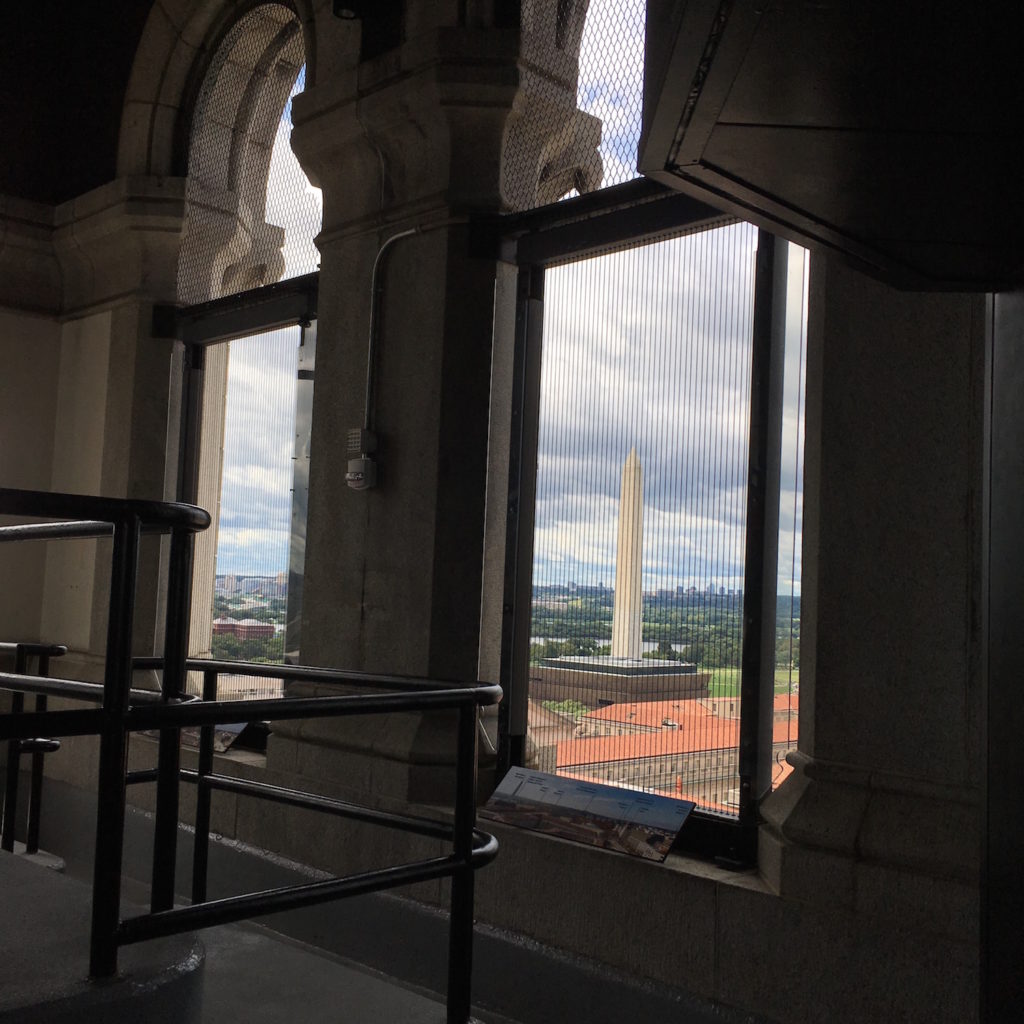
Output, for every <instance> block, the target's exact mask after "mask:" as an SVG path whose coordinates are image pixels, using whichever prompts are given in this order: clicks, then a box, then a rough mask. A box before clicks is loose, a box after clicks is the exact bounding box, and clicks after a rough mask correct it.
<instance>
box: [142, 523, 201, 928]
mask: <svg viewBox="0 0 1024 1024" xmlns="http://www.w3.org/2000/svg"><path fill="white" fill-rule="evenodd" d="M191 590H192V535H191V534H189V533H186V532H185V531H184V530H174V531H172V533H171V558H170V567H169V570H168V581H167V618H166V625H165V628H164V670H163V680H162V690H163V700H164V703H166V702H167V701H169V700H173V699H174V698H176V697H180V696H183V695H184V693H185V676H186V669H185V662H186V660H187V658H188V625H189V609H190V604H191V600H190V599H191ZM157 765H158V772H159V774H158V776H157V786H156V822H155V825H154V829H153V832H154V834H153V877H152V890H151V892H150V909H151V910H152V911H153V912H154V913H155V912H156V911H158V910H170V908H171V907H173V906H174V881H175V874H176V868H177V848H178V805H179V794H178V788H179V774H178V773H179V771H180V769H181V733H180V731H179V730H178V729H174V728H170V729H161V730H160V741H159V748H158V752H157Z"/></svg>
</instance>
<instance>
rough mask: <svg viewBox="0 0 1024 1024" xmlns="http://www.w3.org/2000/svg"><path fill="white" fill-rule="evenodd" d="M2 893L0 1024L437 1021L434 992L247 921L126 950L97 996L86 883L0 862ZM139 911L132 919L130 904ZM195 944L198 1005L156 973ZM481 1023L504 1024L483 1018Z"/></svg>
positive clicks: (11, 859) (29, 864)
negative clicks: (199, 951)
mask: <svg viewBox="0 0 1024 1024" xmlns="http://www.w3.org/2000/svg"><path fill="white" fill-rule="evenodd" d="M125 888H126V890H127V891H126V896H127V898H128V901H131V902H135V903H139V900H138V896H139V895H140V893H139V892H135V891H132V890H135V889H140V888H141V887H139V886H138V885H137V884H134V883H131V882H128V883H127V884H126V887H125ZM0 889H2V890H3V892H4V902H5V912H4V914H3V915H0V951H2V953H3V956H2V957H0V1020H8V1019H10V1020H11V1021H18V1022H19V1024H28V1022H29V1021H33V1022H36V1021H39V1022H42V1021H46V1022H50V1021H55V1022H57V1021H59V1022H61V1024H64V1022H65V1021H79V1020H81V1021H89V1022H91V1021H93V1020H96V1021H102V1022H104V1024H113V1022H117V1021H122V1020H123V1021H136V1020H139V1019H145V1020H146V1021H147V1024H156V1022H160V1024H162V1022H163V1021H164V1019H165V1017H166V1019H167V1020H168V1021H171V1020H173V1021H176V1022H178V1024H186V1022H201V1024H222V1022H224V1021H244V1022H246V1024H292V1022H296V1024H298V1022H301V1024H321V1022H323V1024H327V1022H330V1024H378V1022H385V1024H444V1020H445V1007H444V1004H443V1003H442V1002H441V1001H440V1000H439V999H438V997H437V996H436V995H434V994H431V993H426V992H423V991H418V990H416V989H414V988H413V987H412V986H410V985H407V984H403V983H400V982H398V981H396V980H395V979H393V978H389V977H387V976H385V975H383V974H381V973H379V972H376V971H373V970H371V969H369V968H366V967H363V966H362V965H359V964H355V963H352V962H351V961H348V960H345V959H343V958H341V957H339V956H336V955H334V954H332V953H329V952H327V951H325V950H321V949H317V948H315V947H313V946H309V945H306V944H304V943H301V942H299V941H297V940H295V939H292V938H289V937H287V936H285V935H282V934H280V933H279V932H274V931H272V930H271V929H269V928H266V927H263V926H261V925H259V924H255V923H245V924H238V925H226V926H223V927H220V928H210V929H206V930H205V931H203V932H202V933H200V934H199V935H198V936H191V937H189V936H181V937H180V938H177V939H165V940H158V941H157V942H155V943H142V944H140V945H139V946H135V947H128V948H126V949H124V950H122V952H121V955H120V957H119V960H120V962H121V967H122V973H123V974H124V975H125V978H124V981H123V982H119V983H117V984H115V985H111V986H108V987H106V990H105V991H103V990H102V988H98V987H97V986H96V985H95V984H89V983H88V982H87V981H86V980H85V975H86V973H87V958H88V922H89V906H90V887H89V886H88V885H87V884H86V883H85V882H84V881H82V880H80V879H76V878H72V877H69V876H68V875H66V874H64V873H62V872H59V871H55V870H53V869H52V868H50V867H45V866H42V865H40V864H39V863H38V862H35V863H34V862H33V861H32V860H31V859H29V858H25V857H22V856H12V855H10V854H2V855H0ZM132 897H135V900H132ZM131 902H126V903H125V904H123V905H122V913H124V914H126V915H128V916H130V915H131V914H132V913H133V912H135V909H133V907H132V905H131ZM137 909H138V911H139V912H142V908H141V904H140V903H139V906H138V907H137ZM196 940H198V942H199V943H201V947H202V948H203V949H205V959H204V961H203V966H202V968H201V971H200V976H201V986H200V987H201V993H202V998H201V1009H199V1008H198V1005H197V1004H199V999H198V998H196V997H195V996H193V995H192V994H191V993H190V992H186V993H182V992H181V991H178V990H177V989H180V988H181V986H180V985H178V986H177V989H175V984H174V983H173V982H172V983H171V984H170V985H167V984H166V979H165V977H164V975H168V976H169V975H171V974H174V973H181V972H180V970H179V969H178V968H177V967H176V966H174V965H176V964H177V963H178V961H182V962H183V961H185V960H186V959H187V958H188V955H189V953H190V952H191V951H192V949H193V948H194V946H195V943H196ZM168 958H169V959H168ZM168 966H171V967H172V969H171V971H167V970H166V968H167V967H168ZM161 987H164V988H165V989H167V991H168V999H167V1000H166V1002H167V1004H168V1005H167V1006H166V1007H164V1006H160V1005H158V1004H159V1003H160V1002H161V999H160V997H159V996H157V995H156V994H155V993H156V991H157V990H158V989H160V988H161ZM171 989H175V991H170V990H171ZM142 991H146V992H147V993H148V997H149V998H151V999H152V1001H153V1005H152V1006H151V1005H150V1004H149V1003H148V1002H147V1003H146V1007H145V1010H144V1011H143V1012H142V1015H141V1017H140V1010H141V1008H142V1004H141V1002H140V992H142ZM196 996H198V990H196ZM76 1007H77V1008H76ZM165 1011H166V1012H165ZM484 1024H514V1022H512V1021H508V1020H507V1018H503V1017H498V1016H495V1015H491V1014H489V1015H487V1016H486V1018H484Z"/></svg>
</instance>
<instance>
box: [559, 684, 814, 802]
mask: <svg viewBox="0 0 1024 1024" xmlns="http://www.w3.org/2000/svg"><path fill="white" fill-rule="evenodd" d="M797 712H798V699H797V698H796V697H795V696H793V697H791V696H789V695H779V696H776V698H775V717H774V724H773V738H772V739H773V741H772V753H773V756H774V759H775V762H776V765H777V766H778V774H779V777H780V778H781V777H783V776H784V774H788V771H789V766H788V764H786V763H785V761H784V755H785V754H786V753H787V752H788V751H789V750H791V749H794V748H795V747H796V716H797ZM577 737H578V738H576V739H572V740H565V741H562V742H560V743H558V745H557V750H556V752H555V768H554V770H555V772H557V774H559V775H565V776H567V777H570V778H578V779H589V780H592V781H595V782H604V783H611V784H612V785H619V786H628V787H630V788H636V789H643V790H647V791H649V792H658V793H663V794H666V795H670V796H681V797H685V798H687V799H691V800H698V801H700V802H701V803H703V804H707V805H711V806H718V807H721V808H734V807H735V806H736V805H737V804H738V792H739V765H738V760H739V737H740V721H739V698H736V697H721V698H705V699H684V700H675V701H671V700H670V701H636V702H632V703H623V704H614V705H611V706H609V707H603V708H598V709H597V710H595V711H591V712H589V713H587V714H585V715H583V716H582V717H581V718H580V720H579V722H578V724H577Z"/></svg>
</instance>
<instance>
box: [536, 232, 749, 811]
mask: <svg viewBox="0 0 1024 1024" xmlns="http://www.w3.org/2000/svg"><path fill="white" fill-rule="evenodd" d="M756 246H757V232H756V229H755V228H753V227H752V226H750V225H748V224H734V225H729V226H727V227H722V228H717V229H714V230H709V231H703V232H700V233H698V234H693V235H687V236H683V237H679V238H674V239H669V240H666V241H661V242H657V243H652V244H649V245H645V246H641V247H638V248H633V249H630V250H627V251H624V252H618V253H612V254H609V255H606V256H601V257H598V258H595V259H588V260H583V261H580V262H577V263H573V264H569V265H566V266H563V267H559V268H557V269H554V270H549V271H548V272H547V274H546V277H545V298H544V352H543V367H542V378H541V409H540V424H539V436H538V467H537V498H536V511H535V528H534V573H533V609H532V627H531V637H532V639H531V652H530V653H531V657H530V673H529V674H530V680H529V693H530V702H529V709H528V735H529V738H530V740H531V741H532V743H531V746H532V749H533V751H534V755H535V757H536V762H535V763H536V766H537V767H538V768H540V769H542V770H547V771H556V772H557V773H559V774H562V775H567V776H573V777H576V778H581V779H587V780H592V781H598V782H606V783H612V784H615V785H619V786H624V787H629V788H636V789H643V790H646V791H648V792H660V793H664V794H666V795H671V796H681V797H685V798H689V799H694V800H696V801H698V803H700V804H701V805H703V806H705V807H709V808H712V809H714V810H718V811H721V812H725V813H730V812H733V811H734V810H735V808H736V806H737V800H738V793H737V787H738V784H739V781H738V775H737V772H738V743H739V721H740V699H739V681H740V655H741V637H742V627H743V579H744V551H745V535H746V482H747V461H748V450H747V449H748V443H749V440H748V437H749V406H750V401H749V389H750V373H751V352H752V347H751V346H752V319H751V318H752V311H753V278H754V260H755V252H756Z"/></svg>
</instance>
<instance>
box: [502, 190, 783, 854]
mask: <svg viewBox="0 0 1024 1024" xmlns="http://www.w3.org/2000/svg"><path fill="white" fill-rule="evenodd" d="M738 219H739V218H737V217H735V216H732V215H728V214H725V213H723V212H722V211H720V210H716V209H714V208H713V207H710V206H708V205H707V204H705V203H703V202H700V201H699V200H696V199H693V198H691V197H689V196H686V195H684V194H682V193H680V192H678V191H676V190H674V189H670V188H667V187H666V186H664V185H661V184H659V183H657V182H654V181H651V180H649V179H643V178H640V179H635V180H632V181H628V182H625V183H623V184H621V185H616V186H612V187H610V188H607V189H602V190H600V191H597V192H593V193H589V194H588V195H584V196H580V197H577V198H573V199H569V200H565V201H563V202H560V203H557V204H552V205H550V206H546V207H540V208H538V209H536V210H530V211H526V212H523V213H517V214H510V215H506V216H505V217H503V218H501V219H500V222H499V224H498V227H497V232H498V235H499V239H500V241H499V245H500V253H501V257H502V259H503V260H505V261H506V262H509V263H512V264H514V265H515V266H516V267H517V270H518V281H517V294H516V323H515V335H514V352H513V370H512V389H513V395H512V412H511V420H512V422H511V434H510V444H509V449H510V450H509V460H508V462H509V467H508V492H507V494H508V497H507V525H506V537H505V571H504V592H503V600H502V609H503V615H502V634H501V654H500V665H501V670H500V672H501V674H500V679H499V681H500V683H501V686H502V689H503V690H504V692H505V695H506V696H505V699H503V700H502V702H501V704H500V706H499V714H498V754H497V758H498V772H497V777H498V778H501V777H503V776H504V774H505V772H507V771H508V769H509V768H510V767H512V766H513V765H521V764H522V763H523V760H524V753H525V741H526V729H527V726H526V711H527V699H528V693H527V690H528V686H527V684H526V682H525V680H526V678H527V674H528V664H529V639H530V609H531V606H532V576H533V534H534V509H535V502H536V476H537V447H538V431H539V411H540V381H541V363H542V350H543V319H544V274H545V271H546V270H547V269H548V268H549V267H554V266H557V265H559V264H562V263H567V262H573V261H576V260H580V259H586V258H591V257H594V256H598V255H601V254H602V253H605V252H610V251H613V250H620V249H625V248H632V247H634V246H640V245H644V244H649V243H651V242H654V241H657V240H659V239H661V238H666V237H669V236H677V235H679V234H683V233H689V232H699V231H704V230H709V229H711V228H714V227H719V226H722V225H725V224H730V223H735V222H736V221H737V220H738ZM787 247H788V243H787V242H786V241H785V240H783V239H777V238H775V236H773V235H771V234H769V233H768V232H766V231H764V230H760V231H759V232H758V249H757V262H756V268H755V274H754V310H753V328H752V333H753V338H752V354H751V390H750V432H749V436H748V452H749V457H748V469H747V511H746V517H747V518H746V552H745V555H746V557H745V566H744V588H743V631H742V648H741V676H740V678H741V683H740V698H739V699H740V739H739V750H738V763H739V777H740V783H739V798H740V802H739V813H738V816H736V817H733V816H726V815H723V814H716V813H715V812H713V811H711V810H708V809H702V808H699V807H698V808H695V809H694V811H693V812H692V813H691V815H690V817H689V819H688V820H687V823H686V825H685V826H684V828H683V830H682V833H681V835H680V838H679V842H678V843H677V848H679V849H681V850H685V851H687V852H693V853H698V854H701V855H705V856H713V857H715V858H717V859H719V860H720V861H721V862H723V863H726V864H730V865H737V866H747V865H750V864H754V863H756V858H757V825H758V822H759V814H758V806H759V803H760V800H761V799H762V798H763V797H764V796H765V795H767V794H768V793H769V792H770V791H771V779H772V772H771V767H772V724H773V699H774V651H775V603H776V602H775V590H776V589H777V587H776V580H777V568H778V529H779V491H780V471H781V443H782V403H783V372H784V356H785V310H786V306H785V299H786V274H787V268H786V260H787V252H788V248H787Z"/></svg>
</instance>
